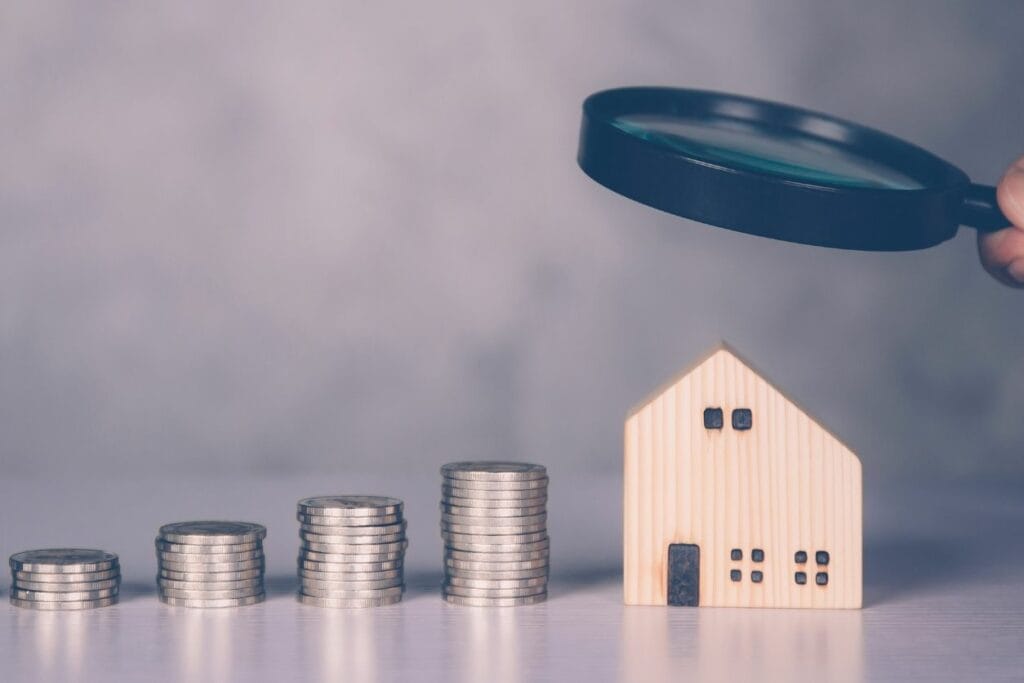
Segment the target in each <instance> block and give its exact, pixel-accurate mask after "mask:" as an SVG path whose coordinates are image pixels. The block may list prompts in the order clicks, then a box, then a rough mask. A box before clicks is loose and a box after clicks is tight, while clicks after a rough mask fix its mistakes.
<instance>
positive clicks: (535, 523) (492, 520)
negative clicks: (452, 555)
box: [441, 512, 548, 533]
mask: <svg viewBox="0 0 1024 683" xmlns="http://www.w3.org/2000/svg"><path fill="white" fill-rule="evenodd" d="M547 522H548V516H547V515H531V516H530V517H454V516H452V515H447V514H445V513H443V512H442V513H441V526H442V527H449V526H478V527H485V528H488V529H491V528H498V529H503V528H506V527H508V528H514V527H544V526H546V525H547ZM469 533H473V532H469ZM511 533H523V532H511Z"/></svg>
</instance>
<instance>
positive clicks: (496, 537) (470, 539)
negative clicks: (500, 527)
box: [441, 530, 548, 552]
mask: <svg viewBox="0 0 1024 683" xmlns="http://www.w3.org/2000/svg"><path fill="white" fill-rule="evenodd" d="M441 538H443V539H444V540H445V541H446V543H445V544H446V545H450V546H452V547H453V548H459V549H460V550H469V549H470V548H468V547H467V546H470V545H493V546H508V545H511V546H517V547H521V546H525V545H532V544H534V543H543V542H545V541H547V539H548V534H547V532H546V531H538V532H531V533H527V534H497V533H493V534H487V533H475V534H463V533H458V532H455V531H444V530H442V531H441ZM507 549H508V550H515V549H516V548H515V547H511V548H507ZM491 550H499V548H492V549H491ZM523 550H538V548H523ZM484 552H488V550H487V549H486V548H484Z"/></svg>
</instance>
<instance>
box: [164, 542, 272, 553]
mask: <svg viewBox="0 0 1024 683" xmlns="http://www.w3.org/2000/svg"><path fill="white" fill-rule="evenodd" d="M156 549H157V550H159V551H161V552H165V553H180V554H182V555H238V554H240V553H256V552H262V551H263V542H262V541H256V542H254V543H225V544H223V545H195V544H184V543H168V542H167V541H164V540H161V539H159V538H158V539H156Z"/></svg>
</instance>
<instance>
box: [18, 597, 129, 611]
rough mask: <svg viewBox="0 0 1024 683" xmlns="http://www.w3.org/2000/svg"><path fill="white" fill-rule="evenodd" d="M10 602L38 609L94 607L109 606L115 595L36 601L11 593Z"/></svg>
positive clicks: (112, 602) (115, 600)
mask: <svg viewBox="0 0 1024 683" xmlns="http://www.w3.org/2000/svg"><path fill="white" fill-rule="evenodd" d="M11 604H12V605H14V606H15V607H26V608H28V609H38V610H72V609H95V608H97V607H109V606H110V605H114V604H117V596H116V595H112V596H111V597H109V598H100V599H99V600H78V601H70V600H66V601H61V602H38V601H35V600H19V599H18V598H16V597H14V596H13V595H12V596H11Z"/></svg>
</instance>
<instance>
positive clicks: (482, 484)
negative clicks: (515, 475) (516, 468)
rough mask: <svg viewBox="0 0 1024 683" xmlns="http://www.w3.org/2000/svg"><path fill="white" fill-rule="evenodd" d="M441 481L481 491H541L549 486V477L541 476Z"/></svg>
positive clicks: (446, 478) (448, 478)
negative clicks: (532, 477)
mask: <svg viewBox="0 0 1024 683" xmlns="http://www.w3.org/2000/svg"><path fill="white" fill-rule="evenodd" d="M441 483H442V484H443V485H445V486H454V487H455V488H465V489H473V490H479V491H527V490H532V491H539V490H541V489H546V488H547V487H548V478H547V477H540V478H538V479H520V480H514V479H511V480H510V479H506V480H503V481H491V480H483V479H458V478H453V477H444V478H443V479H442V480H441Z"/></svg>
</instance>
